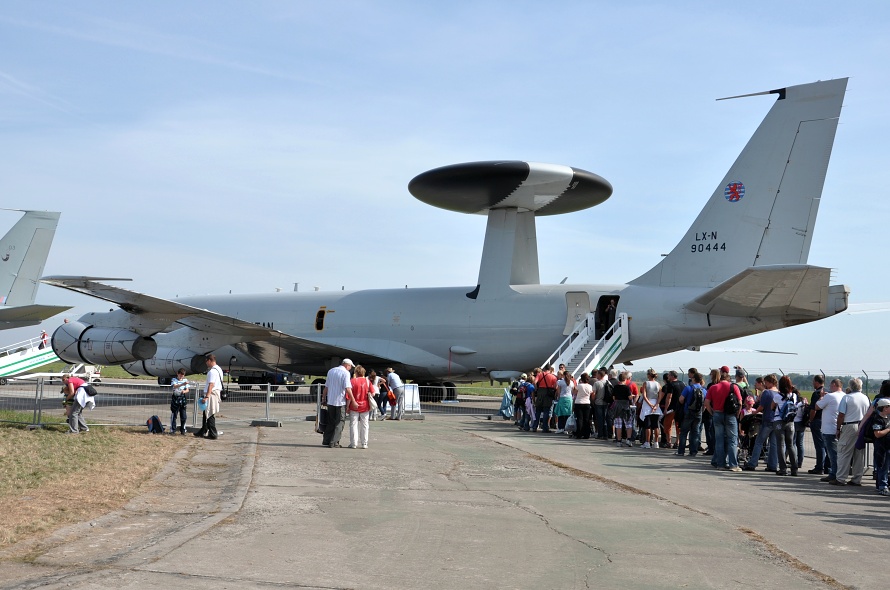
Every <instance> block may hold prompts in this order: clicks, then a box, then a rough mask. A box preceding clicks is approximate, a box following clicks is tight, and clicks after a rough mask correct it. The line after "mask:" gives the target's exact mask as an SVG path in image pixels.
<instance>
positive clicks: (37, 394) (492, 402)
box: [0, 377, 872, 465]
mask: <svg viewBox="0 0 890 590" xmlns="http://www.w3.org/2000/svg"><path fill="white" fill-rule="evenodd" d="M202 385H203V384H198V383H192V386H191V390H190V395H189V399H190V401H191V405H190V408H189V410H188V412H187V414H188V417H187V422H188V424H190V425H191V426H192V427H195V426H198V425H199V424H200V422H201V412H199V411H198V408H197V396H196V395H195V394H196V392H197V391H199V389H200V387H201V386H202ZM96 387H97V389H98V391H99V395H98V396H97V397H96V408H95V409H93V410H91V411H86V412H84V417H85V418H86V420H87V422H88V423H89V424H90V425H91V426H145V424H146V421H147V420H148V419H149V418H150V417H151V416H153V415H157V416H158V417H159V418H160V419H161V422H162V423H163V424H164V426H165V428H167V429H169V426H170V397H171V390H170V386H169V385H158V384H156V383H154V382H152V381H139V380H132V381H122V382H115V383H111V382H102V383H98V384H96ZM227 387H228V396H227V399H226V400H225V401H224V402H223V403H222V406H221V410H220V413H219V414H218V416H217V423H218V424H226V423H238V422H247V423H250V422H254V421H302V420H307V419H314V417H315V416H316V415H317V413H318V410H319V408H320V407H321V401H322V400H321V398H322V392H323V385H304V386H300V387H299V388H298V389H297V390H296V391H290V390H289V389H294V388H293V387H291V388H286V387H276V386H274V385H268V384H264V385H253V386H248V385H241V386H239V385H227ZM408 387H409V388H410V387H411V385H409V386H408ZM60 390H61V383H60V382H59V381H57V380H52V379H46V378H42V377H41V378H38V379H33V380H32V379H18V380H11V381H10V382H9V383H8V384H7V385H6V386H3V387H2V388H0V410H12V411H16V412H19V413H25V414H27V416H28V418H29V419H28V420H27V421H24V422H22V423H25V424H33V425H38V426H39V425H45V424H54V423H55V424H58V423H61V422H64V421H65V408H64V406H63V405H62V396H61V394H60ZM455 390H456V391H455V392H454V393H453V395H452V396H451V397H452V398H453V399H446V400H441V398H440V397H438V396H437V398H436V399H430V397H429V396H431V395H435V393H436V392H438V388H430V390H427V391H424V388H423V387H421V388H419V391H418V392H417V395H418V397H419V402H420V403H419V407H416V408H413V409H411V408H410V404H409V409H407V411H406V413H408V414H411V413H417V414H424V415H427V416H431V415H434V416H437V417H444V416H464V417H468V416H482V417H490V418H492V419H494V420H510V419H511V418H503V417H502V416H500V415H499V413H498V412H499V410H500V408H501V405H502V402H503V397H504V393H505V392H506V391H507V389H506V388H503V387H484V386H463V387H460V386H459V387H456V388H455ZM381 409H382V410H383V411H384V412H388V410H389V408H388V407H387V406H384V407H383V408H381ZM702 443H704V437H702ZM866 451H867V452H866V457H867V461H868V464H869V465H871V461H872V452H871V446H870V445H869V447H868V448H867V449H866ZM804 455H805V456H806V457H808V458H813V457H815V453H814V450H813V447H812V437H811V435H810V433H809V432H807V433H806V434H805V436H804Z"/></svg>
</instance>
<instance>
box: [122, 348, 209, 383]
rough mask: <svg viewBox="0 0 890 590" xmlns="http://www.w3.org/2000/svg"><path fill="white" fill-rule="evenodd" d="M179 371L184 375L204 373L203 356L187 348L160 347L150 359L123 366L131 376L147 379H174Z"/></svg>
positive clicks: (205, 368) (205, 367)
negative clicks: (183, 372)
mask: <svg viewBox="0 0 890 590" xmlns="http://www.w3.org/2000/svg"><path fill="white" fill-rule="evenodd" d="M179 369H185V374H186V375H194V374H196V373H203V372H205V371H206V370H207V365H206V363H205V360H204V355H203V354H198V353H196V352H195V351H193V350H188V349H187V348H169V347H160V348H158V350H157V352H156V353H155V355H154V356H152V357H151V358H148V359H145V360H141V361H134V362H132V363H126V364H125V365H124V370H125V371H127V372H128V373H130V374H131V375H147V376H149V377H176V373H177V371H179Z"/></svg>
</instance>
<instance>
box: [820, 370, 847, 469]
mask: <svg viewBox="0 0 890 590" xmlns="http://www.w3.org/2000/svg"><path fill="white" fill-rule="evenodd" d="M828 387H829V388H830V389H831V391H830V392H829V393H826V394H825V395H823V396H822V397H821V398H820V399H819V401H817V402H816V407H817V408H819V409H820V410H822V442H823V443H825V454H826V455H828V461H829V462H830V463H831V465H830V467H829V471H828V475H826V476H825V477H823V478H822V479H820V480H819V481H827V482H829V483H830V482H832V481H834V480H835V479H837V476H836V474H837V409H838V406H840V404H841V400H842V399H844V391H843V387H844V384H843V383H842V382H841V380H840V379H832V380H831V383H829V384H828Z"/></svg>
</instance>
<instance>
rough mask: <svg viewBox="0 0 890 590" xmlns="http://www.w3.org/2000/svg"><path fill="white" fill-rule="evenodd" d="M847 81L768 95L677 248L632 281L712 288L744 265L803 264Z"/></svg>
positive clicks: (640, 283) (807, 252) (636, 282)
mask: <svg viewBox="0 0 890 590" xmlns="http://www.w3.org/2000/svg"><path fill="white" fill-rule="evenodd" d="M846 87H847V78H840V79H837V80H828V81H824V82H814V83H812V84H802V85H799V86H789V87H787V88H782V89H779V90H773V91H770V92H768V93H760V94H774V95H777V100H776V102H775V104H774V105H773V106H772V108H771V109H770V111H769V113H767V115H766V117H765V118H764V120H763V122H761V124H760V126H759V127H758V128H757V131H755V132H754V135H753V136H752V137H751V139H750V140H749V141H748V144H747V145H746V146H745V148H744V149H743V150H742V153H741V154H739V156H738V158H737V159H736V161H735V163H734V164H733V165H732V167H731V168H730V169H729V171H728V172H727V173H726V176H724V177H723V180H722V181H721V182H720V184H719V185H718V186H717V189H716V190H715V191H714V193H713V194H712V195H711V198H710V199H709V200H708V202H707V204H706V205H705V207H704V209H702V211H701V213H699V215H698V217H697V218H696V219H695V221H694V222H693V223H692V225H691V226H690V228H689V230H688V231H687V232H686V235H685V236H684V237H683V239H682V240H681V241H680V243H679V244H677V246H676V247H674V249H673V250H672V251H671V252H670V254H668V255H667V256H666V257H665V258H664V259H662V260H661V262H659V263H658V264H657V265H656V266H654V267H653V268H652V269H650V270H649V271H648V272H646V273H644V274H643V275H642V276H640V277H638V278H636V279H634V280H633V281H631V283H632V284H636V285H660V286H665V287H669V286H677V287H680V286H683V287H706V288H710V287H714V286H716V285H718V284H719V283H721V282H723V281H725V280H727V279H729V278H730V277H732V276H734V275H736V274H737V273H739V272H740V271H741V270H743V269H745V268H749V267H757V266H765V265H781V264H806V262H807V257H808V255H809V251H810V242H811V240H812V237H813V228H814V226H815V223H816V213H817V211H818V209H819V201H820V199H821V196H822V186H823V184H824V182H825V174H826V171H827V169H828V160H829V158H830V156H831V148H832V145H833V143H834V136H835V131H836V130H837V123H838V117H839V116H840V111H841V105H842V103H843V99H844V93H845V91H846Z"/></svg>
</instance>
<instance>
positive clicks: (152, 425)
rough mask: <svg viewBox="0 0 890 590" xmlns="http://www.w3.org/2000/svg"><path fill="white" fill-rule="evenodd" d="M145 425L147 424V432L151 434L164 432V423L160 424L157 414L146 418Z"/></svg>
mask: <svg viewBox="0 0 890 590" xmlns="http://www.w3.org/2000/svg"><path fill="white" fill-rule="evenodd" d="M145 425H146V426H148V432H149V433H151V434H164V425H163V424H161V419H160V418H158V416H157V415H154V416H152V417H151V418H149V419H148V420H146V421H145Z"/></svg>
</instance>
